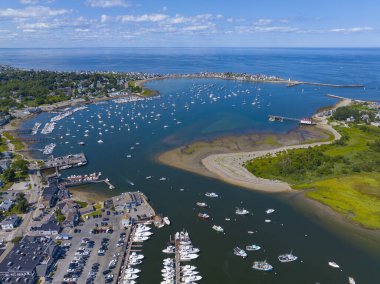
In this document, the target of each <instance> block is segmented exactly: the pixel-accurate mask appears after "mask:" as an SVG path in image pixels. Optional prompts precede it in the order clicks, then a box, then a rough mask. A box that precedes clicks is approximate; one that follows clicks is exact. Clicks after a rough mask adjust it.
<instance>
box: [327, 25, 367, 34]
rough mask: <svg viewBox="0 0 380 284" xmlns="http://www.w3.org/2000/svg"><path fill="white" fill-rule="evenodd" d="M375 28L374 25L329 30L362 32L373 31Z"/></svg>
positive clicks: (334, 31)
mask: <svg viewBox="0 0 380 284" xmlns="http://www.w3.org/2000/svg"><path fill="white" fill-rule="evenodd" d="M373 30H374V28H372V27H354V28H341V29H331V30H328V31H329V32H332V33H347V34H349V33H360V32H368V31H373Z"/></svg>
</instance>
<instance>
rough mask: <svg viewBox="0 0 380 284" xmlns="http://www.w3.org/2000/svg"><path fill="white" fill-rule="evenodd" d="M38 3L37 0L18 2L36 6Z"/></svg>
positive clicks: (21, 0)
mask: <svg viewBox="0 0 380 284" xmlns="http://www.w3.org/2000/svg"><path fill="white" fill-rule="evenodd" d="M38 2H40V1H39V0H20V3H21V4H24V5H36V4H38Z"/></svg>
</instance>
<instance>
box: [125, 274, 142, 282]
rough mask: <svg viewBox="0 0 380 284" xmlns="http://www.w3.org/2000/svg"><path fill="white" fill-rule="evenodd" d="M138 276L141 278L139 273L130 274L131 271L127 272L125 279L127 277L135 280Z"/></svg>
mask: <svg viewBox="0 0 380 284" xmlns="http://www.w3.org/2000/svg"><path fill="white" fill-rule="evenodd" d="M137 278H139V276H138V275H137V274H129V273H127V274H126V275H125V276H124V279H126V280H135V279H137Z"/></svg>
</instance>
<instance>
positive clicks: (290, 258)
mask: <svg viewBox="0 0 380 284" xmlns="http://www.w3.org/2000/svg"><path fill="white" fill-rule="evenodd" d="M297 259H298V257H297V256H295V255H293V253H292V252H290V253H286V254H281V255H279V256H278V260H279V261H280V262H292V261H296V260H297Z"/></svg>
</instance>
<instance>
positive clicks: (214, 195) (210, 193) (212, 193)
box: [205, 192, 219, 198]
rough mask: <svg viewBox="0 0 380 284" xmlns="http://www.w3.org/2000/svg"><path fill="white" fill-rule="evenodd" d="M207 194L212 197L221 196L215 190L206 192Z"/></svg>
mask: <svg viewBox="0 0 380 284" xmlns="http://www.w3.org/2000/svg"><path fill="white" fill-rule="evenodd" d="M205 196H206V197H211V198H216V197H219V195H217V194H216V193H215V192H206V193H205Z"/></svg>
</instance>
